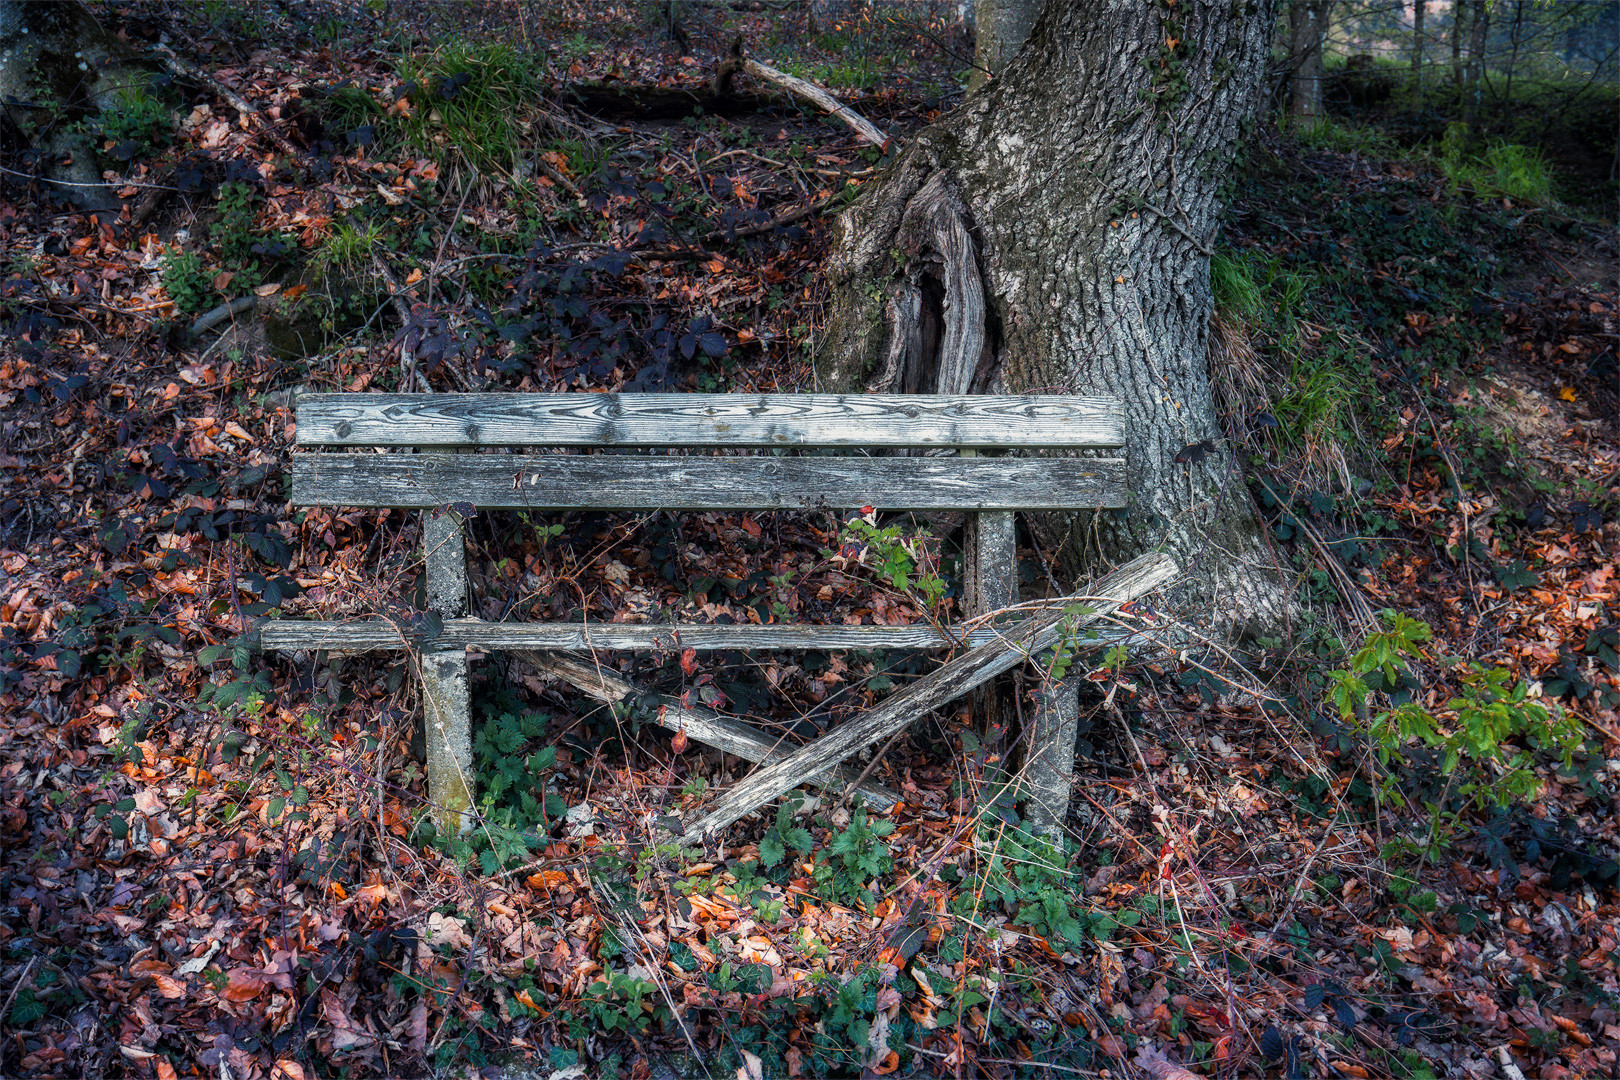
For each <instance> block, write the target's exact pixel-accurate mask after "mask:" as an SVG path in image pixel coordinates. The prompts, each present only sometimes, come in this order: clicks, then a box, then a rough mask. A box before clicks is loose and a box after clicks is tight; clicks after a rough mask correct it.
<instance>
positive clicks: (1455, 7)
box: [1451, 0, 1468, 87]
mask: <svg viewBox="0 0 1620 1080" xmlns="http://www.w3.org/2000/svg"><path fill="white" fill-rule="evenodd" d="M1467 10H1468V7H1467V5H1466V4H1464V3H1463V0H1453V2H1452V5H1451V85H1453V86H1457V87H1461V86H1462V84H1463V62H1462V40H1463V38H1462V32H1463V24H1464V23H1466V22H1467V21H1468V17H1467V15H1466V14H1465V13H1466V12H1467Z"/></svg>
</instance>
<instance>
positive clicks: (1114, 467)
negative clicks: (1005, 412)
mask: <svg viewBox="0 0 1620 1080" xmlns="http://www.w3.org/2000/svg"><path fill="white" fill-rule="evenodd" d="M290 471H291V474H292V501H293V502H294V503H296V504H298V505H300V506H395V507H427V506H442V505H446V504H449V503H458V502H469V503H472V504H473V505H474V506H477V507H481V508H487V509H502V508H505V509H536V510H789V509H799V508H805V507H816V506H827V507H832V508H834V509H846V508H850V507H857V506H873V507H876V508H878V509H882V510H1082V509H1089V508H1093V507H1114V506H1124V505H1125V497H1126V486H1125V462H1124V461H1123V460H1121V459H1118V458H955V457H939V458H866V457H862V458H841V457H769V456H761V457H642V456H635V457H625V456H621V455H593V456H577V455H566V454H547V455H518V454H343V453H333V454H296V455H294V456H293V457H292V459H291V462H290Z"/></svg>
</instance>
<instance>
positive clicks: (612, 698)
mask: <svg viewBox="0 0 1620 1080" xmlns="http://www.w3.org/2000/svg"><path fill="white" fill-rule="evenodd" d="M512 655H513V656H516V657H518V658H519V659H521V660H524V661H527V662H528V663H530V664H533V665H534V666H535V667H537V668H539V669H540V670H541V671H544V672H546V673H547V674H550V675H555V676H557V677H558V678H559V679H561V680H563V681H564V682H566V683H567V684H568V685H570V686H572V687H574V688H575V689H576V690H578V691H579V692H580V693H582V694H585V695H586V696H588V697H593V698H595V699H596V700H597V701H602V702H606V703H607V704H609V705H616V704H618V703H619V702H621V701H623V700H625V699H626V698H629V697H635V696H640V694H641V691H640V690H638V689H637V688H636V687H635V686H632V685H631V684H630V683H627V682H625V681H624V680H623V679H619V678H616V677H614V676H612V675H610V674H608V673H607V672H606V671H603V670H602V669H601V668H600V667H598V666H597V665H595V664H591V663H587V662H585V661H583V660H581V659H579V658H578V657H574V656H569V655H566V654H563V653H548V652H533V651H529V650H523V651H518V652H514V653H512ZM659 700H660V702H661V703H662V705H663V707H662V708H660V709H659V710H658V720H657V723H658V725H659V726H660V727H665V728H669V729H670V730H671V731H684V732H686V734H687V737H688V738H692V739H696V740H697V741H698V742H700V743H703V744H705V745H707V746H712V747H714V748H715V749H717V750H722V751H724V752H725V753H728V754H732V755H735V756H736V757H740V758H746V759H747V760H749V761H752V762H756V763H762V764H770V763H772V762H775V761H779V760H781V759H783V758H785V757H787V756H788V755H787V751H786V750H784V749H783V748H782V747H781V745H780V744H779V743H778V742H777V741H776V740H774V739H771V738H769V737H767V736H766V735H763V734H761V733H760V732H759V731H757V730H755V729H754V728H752V727H750V726H749V725H747V724H744V723H742V722H740V721H737V720H731V719H728V718H726V717H724V716H720V715H718V714H717V713H714V712H711V711H709V710H708V709H693V708H684V707H682V706H681V705H679V704H676V703H675V702H674V701H673V700H671V699H667V698H662V697H661V698H660V699H659ZM805 782H806V783H809V784H814V785H815V786H817V787H829V786H838V787H845V788H852V789H853V790H854V791H858V792H860V794H861V795H862V796H863V797H865V799H866V801H867V804H868V805H870V806H875V807H877V808H878V809H880V810H887V809H888V808H889V807H891V806H893V805H894V804H895V803H897V802H899V801H900V797H899V796H898V795H896V794H895V793H894V792H892V791H890V790H889V789H888V788H886V787H884V786H883V785H881V784H872V783H867V782H866V781H865V780H864V779H863V778H857V776H856V774H855V771H854V770H853V769H846V768H844V767H843V766H837V767H835V768H832V769H827V770H824V771H821V772H817V773H816V774H815V775H813V776H809V777H806V778H805Z"/></svg>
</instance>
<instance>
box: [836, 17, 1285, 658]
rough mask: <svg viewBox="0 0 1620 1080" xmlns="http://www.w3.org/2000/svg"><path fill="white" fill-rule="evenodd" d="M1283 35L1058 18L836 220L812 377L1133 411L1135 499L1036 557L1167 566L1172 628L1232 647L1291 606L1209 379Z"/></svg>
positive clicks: (1066, 529)
mask: <svg viewBox="0 0 1620 1080" xmlns="http://www.w3.org/2000/svg"><path fill="white" fill-rule="evenodd" d="M1272 25H1273V22H1272V8H1271V5H1270V4H1269V3H1259V4H1249V5H1242V4H1238V5H1234V4H1231V3H1229V2H1211V0H1181V2H1180V3H1177V4H1175V5H1173V6H1168V7H1159V6H1154V5H1149V4H1144V3H1141V2H1140V0H1052V2H1051V3H1050V4H1049V5H1048V7H1047V9H1046V11H1045V12H1044V13H1043V14H1042V16H1041V18H1040V19H1039V20H1038V22H1037V23H1036V25H1035V28H1034V31H1033V32H1032V34H1031V36H1030V40H1029V42H1028V44H1027V45H1026V47H1025V48H1024V49H1023V50H1022V51H1021V52H1020V53H1019V54H1018V56H1017V58H1016V59H1015V60H1014V61H1013V62H1012V63H1011V64H1010V65H1009V66H1008V67H1007V69H1006V71H1005V73H1004V75H1003V77H1002V78H1000V79H997V80H995V81H994V82H992V83H991V84H990V85H989V86H988V87H986V89H985V90H984V91H983V92H982V93H980V94H977V95H974V96H973V97H971V98H970V99H969V100H968V102H967V104H966V105H964V106H963V107H962V108H960V109H958V110H957V111H955V112H953V113H952V114H950V115H949V116H947V117H944V118H942V119H941V120H940V121H939V122H937V123H935V124H934V125H933V126H931V127H929V128H928V129H926V130H925V131H923V132H922V133H921V134H920V135H918V136H917V137H916V139H915V140H914V141H913V142H912V144H911V145H910V146H909V147H908V148H907V149H906V150H905V152H904V153H903V154H902V155H901V156H900V157H899V159H898V160H897V161H896V162H895V163H894V165H892V166H891V167H890V169H889V170H888V172H887V174H886V175H885V177H884V178H883V179H882V180H881V181H880V182H879V183H878V185H876V186H875V188H874V189H873V191H872V193H871V194H870V195H869V196H868V197H867V198H866V199H865V200H863V201H862V202H861V203H860V204H858V205H857V206H855V207H854V208H852V209H851V210H849V211H848V212H846V213H845V214H844V215H843V217H842V218H841V219H840V220H839V223H838V228H837V232H836V235H835V240H834V245H835V246H834V254H833V256H832V258H831V260H830V263H829V272H830V280H831V283H832V297H831V301H832V302H831V307H830V311H829V319H828V328H827V333H826V335H825V341H824V345H823V348H822V349H821V355H820V359H819V361H818V370H819V374H820V377H821V385H822V387H823V389H827V390H840V391H845V392H848V391H858V390H860V389H861V388H866V389H868V390H872V391H878V390H887V391H899V390H914V391H917V392H930V391H932V392H939V393H963V392H969V391H981V390H993V391H1006V392H1019V391H1022V392H1034V393H1077V394H1085V393H1105V394H1112V395H1114V396H1116V397H1118V398H1120V399H1121V400H1122V401H1123V402H1124V404H1125V409H1126V414H1127V419H1128V427H1127V441H1126V447H1125V453H1126V456H1127V458H1128V460H1129V468H1130V473H1131V478H1132V488H1133V490H1134V491H1135V492H1136V493H1137V494H1136V502H1135V503H1134V505H1132V506H1131V507H1130V508H1129V509H1128V510H1126V511H1124V512H1117V511H1116V512H1106V513H1101V514H1095V515H1089V516H1086V517H1079V518H1077V517H1074V516H1069V517H1067V518H1064V517H1062V516H1058V515H1053V516H1051V517H1049V518H1046V519H1043V520H1042V521H1041V522H1040V523H1039V526H1038V529H1037V531H1038V533H1039V534H1040V538H1041V539H1042V541H1043V543H1044V545H1045V546H1046V547H1047V548H1048V550H1049V551H1053V552H1060V553H1061V555H1062V556H1063V559H1064V566H1065V569H1066V570H1067V571H1070V572H1074V573H1077V574H1078V573H1080V572H1083V571H1085V570H1088V569H1091V568H1092V567H1093V565H1094V564H1095V563H1096V562H1097V561H1098V560H1099V559H1102V560H1111V561H1122V560H1124V559H1126V558H1129V557H1131V556H1132V555H1135V554H1138V553H1140V552H1143V551H1147V550H1152V549H1155V548H1157V549H1160V550H1165V551H1167V552H1168V553H1169V554H1171V555H1172V556H1173V557H1174V558H1175V559H1176V560H1177V562H1178V563H1179V564H1180V565H1181V566H1182V567H1183V568H1184V572H1185V578H1186V580H1187V581H1189V582H1190V583H1191V584H1190V585H1189V587H1188V588H1189V592H1188V594H1187V595H1185V596H1183V597H1181V598H1180V599H1179V601H1178V602H1179V603H1180V605H1181V610H1180V611H1178V614H1181V615H1184V616H1187V617H1190V618H1193V619H1199V620H1207V621H1201V623H1200V624H1201V625H1211V624H1213V625H1216V626H1217V627H1219V628H1220V629H1223V630H1225V631H1227V632H1230V633H1232V634H1234V635H1240V634H1243V633H1273V632H1276V631H1277V630H1278V629H1279V628H1280V626H1281V625H1282V624H1283V622H1284V621H1285V620H1286V618H1287V616H1288V615H1289V613H1290V612H1291V611H1292V598H1291V593H1290V591H1289V590H1288V588H1287V587H1285V585H1284V584H1283V583H1282V581H1281V580H1280V579H1279V576H1278V574H1277V573H1276V571H1275V568H1273V567H1271V566H1270V565H1269V562H1270V560H1269V559H1268V557H1267V549H1266V546H1265V544H1264V541H1263V539H1262V536H1261V533H1260V528H1259V523H1258V520H1257V517H1256V514H1255V511H1254V507H1253V504H1252V503H1251V502H1250V500H1249V496H1248V493H1247V490H1246V489H1245V487H1244V485H1243V483H1242V480H1241V477H1240V475H1239V470H1238V466H1237V462H1236V460H1235V458H1234V455H1233V453H1232V447H1231V446H1230V445H1229V444H1227V443H1225V442H1223V441H1222V436H1223V433H1222V431H1221V427H1220V424H1219V422H1218V420H1217V418H1216V415H1215V407H1214V403H1213V399H1212V396H1211V392H1210V378H1209V365H1210V362H1211V355H1210V317H1211V314H1212V310H1213V302H1212V300H1211V296H1210V286H1209V264H1208V257H1209V244H1210V241H1211V238H1212V237H1213V235H1214V232H1215V229H1216V223H1217V217H1218V210H1219V205H1218V192H1219V190H1220V187H1221V184H1222V182H1223V181H1224V179H1225V177H1226V175H1227V173H1228V170H1229V167H1230V164H1231V161H1232V157H1233V154H1234V151H1235V149H1236V146H1237V142H1238V136H1239V132H1240V130H1241V129H1242V125H1243V124H1244V122H1245V121H1246V119H1247V118H1249V117H1250V116H1251V115H1252V111H1253V109H1254V107H1255V105H1256V103H1257V99H1258V96H1259V93H1258V92H1259V90H1260V86H1261V81H1262V76H1263V73H1264V70H1265V64H1266V58H1267V45H1268V40H1269V36H1270V29H1271V27H1272ZM1204 440H1209V444H1208V446H1209V447H1213V448H1214V449H1213V451H1212V452H1210V451H1209V450H1208V449H1207V448H1205V447H1200V446H1198V444H1200V443H1201V442H1203V441H1204ZM1178 457H1179V458H1181V459H1182V460H1181V461H1180V462H1178V461H1177V460H1176V459H1177V458H1178Z"/></svg>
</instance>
